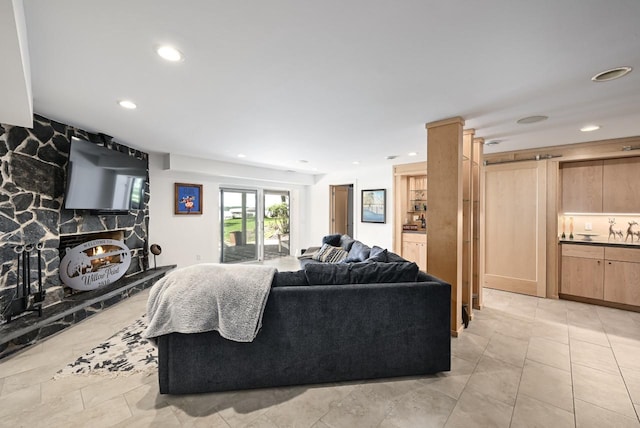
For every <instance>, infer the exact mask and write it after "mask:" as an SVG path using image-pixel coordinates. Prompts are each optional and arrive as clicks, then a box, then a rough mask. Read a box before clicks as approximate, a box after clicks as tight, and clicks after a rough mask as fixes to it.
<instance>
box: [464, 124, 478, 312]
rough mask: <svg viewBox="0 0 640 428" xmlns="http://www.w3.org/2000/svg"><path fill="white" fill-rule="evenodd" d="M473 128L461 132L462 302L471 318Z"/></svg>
mask: <svg viewBox="0 0 640 428" xmlns="http://www.w3.org/2000/svg"><path fill="white" fill-rule="evenodd" d="M475 133H476V131H475V129H465V130H464V131H463V134H462V304H464V305H467V311H468V314H469V317H470V318H473V280H472V278H473V137H474V136H475Z"/></svg>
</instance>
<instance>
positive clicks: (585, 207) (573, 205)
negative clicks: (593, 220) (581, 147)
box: [562, 160, 602, 213]
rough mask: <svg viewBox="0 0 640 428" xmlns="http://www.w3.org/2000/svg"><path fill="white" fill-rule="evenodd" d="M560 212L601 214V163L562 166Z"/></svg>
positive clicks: (579, 163)
mask: <svg viewBox="0 0 640 428" xmlns="http://www.w3.org/2000/svg"><path fill="white" fill-rule="evenodd" d="M562 211H563V212H565V213H567V212H571V213H573V212H582V213H601V212H602V161H601V160H597V161H588V162H566V163H564V164H562Z"/></svg>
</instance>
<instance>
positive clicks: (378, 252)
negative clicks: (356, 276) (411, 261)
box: [365, 245, 388, 262]
mask: <svg viewBox="0 0 640 428" xmlns="http://www.w3.org/2000/svg"><path fill="white" fill-rule="evenodd" d="M387 261H388V260H387V249H386V248H380V247H378V246H375V245H374V246H373V248H371V252H370V253H369V258H367V259H366V260H365V262H387Z"/></svg>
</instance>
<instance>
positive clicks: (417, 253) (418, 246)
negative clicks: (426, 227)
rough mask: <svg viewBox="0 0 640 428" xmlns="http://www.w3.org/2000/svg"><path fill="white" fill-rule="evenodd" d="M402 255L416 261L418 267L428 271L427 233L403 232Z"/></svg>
mask: <svg viewBox="0 0 640 428" xmlns="http://www.w3.org/2000/svg"><path fill="white" fill-rule="evenodd" d="M402 257H404V258H405V259H407V260H409V261H412V262H416V264H417V265H418V268H419V269H420V270H421V271H423V272H426V271H427V235H426V234H425V233H403V234H402Z"/></svg>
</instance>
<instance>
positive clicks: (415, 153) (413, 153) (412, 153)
mask: <svg viewBox="0 0 640 428" xmlns="http://www.w3.org/2000/svg"><path fill="white" fill-rule="evenodd" d="M407 155H408V156H418V152H409V153H407Z"/></svg>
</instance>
